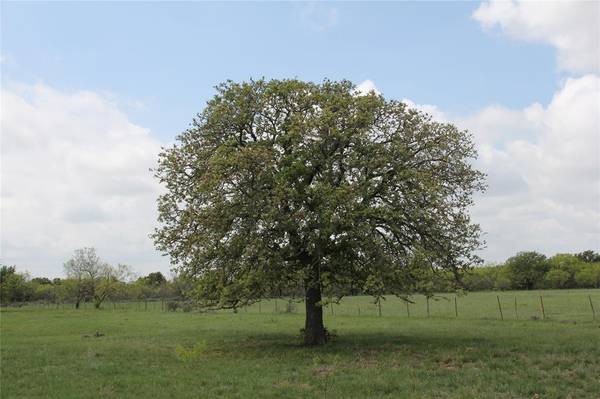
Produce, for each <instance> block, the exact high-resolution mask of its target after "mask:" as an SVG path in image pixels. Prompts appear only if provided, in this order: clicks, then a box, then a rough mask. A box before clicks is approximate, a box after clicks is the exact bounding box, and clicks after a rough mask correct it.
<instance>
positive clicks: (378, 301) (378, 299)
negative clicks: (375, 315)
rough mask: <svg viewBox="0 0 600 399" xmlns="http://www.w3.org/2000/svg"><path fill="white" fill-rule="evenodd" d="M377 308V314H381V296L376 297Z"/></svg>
mask: <svg viewBox="0 0 600 399" xmlns="http://www.w3.org/2000/svg"><path fill="white" fill-rule="evenodd" d="M377 309H378V310H379V316H381V298H377Z"/></svg>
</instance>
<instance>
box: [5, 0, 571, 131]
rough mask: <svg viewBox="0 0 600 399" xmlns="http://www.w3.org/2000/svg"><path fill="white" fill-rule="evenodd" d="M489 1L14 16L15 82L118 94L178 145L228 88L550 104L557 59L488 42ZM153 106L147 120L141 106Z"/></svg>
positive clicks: (138, 6)
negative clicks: (294, 83) (227, 83)
mask: <svg viewBox="0 0 600 399" xmlns="http://www.w3.org/2000/svg"><path fill="white" fill-rule="evenodd" d="M477 7H478V3H475V2H462V3H460V2H442V3H436V2H420V3H409V2H399V3H326V4H324V3H308V4H305V3H178V4H173V3H127V4H114V3H59V4H56V3H26V4H23V3H3V11H4V12H3V17H2V25H3V27H2V32H3V41H2V52H3V55H4V56H8V57H10V59H12V60H14V63H11V64H8V65H5V66H4V68H3V73H2V78H3V80H4V81H5V82H6V81H7V80H8V81H11V80H18V81H21V82H28V83H37V82H45V83H48V84H52V85H53V86H55V87H57V88H60V89H63V90H80V89H85V90H94V91H100V92H110V93H114V94H115V95H116V96H117V98H118V99H119V100H120V101H121V102H122V103H123V105H124V106H125V107H129V108H130V109H129V110H128V112H129V114H130V115H131V118H132V120H133V121H135V122H136V123H139V124H141V125H143V126H147V127H149V128H151V129H152V131H153V132H154V133H155V134H157V135H160V137H161V138H164V139H166V140H168V139H170V138H172V137H173V135H174V134H176V133H178V132H180V131H181V130H183V129H184V128H185V127H186V126H187V123H188V122H189V121H190V120H191V118H192V116H193V115H194V114H195V113H196V112H198V111H199V110H200V109H201V108H202V107H203V104H204V103H205V101H206V100H207V99H208V98H209V97H210V96H211V95H212V93H213V90H212V87H213V86H215V85H216V84H217V83H219V82H222V81H224V80H226V79H233V80H245V79H248V78H250V77H254V78H257V77H262V76H265V77H267V78H285V77H297V78H300V79H305V80H313V81H321V80H322V79H324V78H330V79H350V80H352V81H354V82H356V83H359V82H361V81H364V80H366V79H370V80H372V81H374V82H376V83H377V86H378V87H379V88H380V89H381V90H382V91H383V93H384V94H385V95H386V96H389V97H392V98H410V99H412V100H413V101H415V102H416V103H426V104H431V103H435V104H436V105H438V106H439V107H441V108H443V109H444V110H446V111H447V112H450V113H452V114H465V113H468V112H470V111H472V110H473V109H478V108H482V107H484V106H486V105H490V104H503V105H505V106H508V107H524V106H526V105H528V104H530V103H531V102H533V101H541V102H543V103H546V102H548V101H549V100H550V98H551V96H552V94H553V92H554V90H555V89H556V86H557V83H556V82H557V80H558V79H557V76H558V75H559V71H558V69H557V67H556V65H555V63H554V57H555V54H554V50H553V49H552V48H551V47H550V46H548V45H538V44H532V43H524V42H519V41H511V40H506V39H505V38H503V37H501V36H500V35H497V34H491V35H490V34H483V33H482V30H481V27H480V26H479V24H478V23H477V22H476V21H474V19H473V18H472V17H471V15H472V13H473V11H474V10H475V9H476V8H477ZM135 104H137V105H138V106H139V105H143V107H141V109H139V108H140V107H135V106H132V105H135Z"/></svg>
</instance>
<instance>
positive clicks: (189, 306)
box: [181, 302, 194, 313]
mask: <svg viewBox="0 0 600 399" xmlns="http://www.w3.org/2000/svg"><path fill="white" fill-rule="evenodd" d="M181 310H183V311H184V312H186V313H189V312H191V311H192V310H194V305H193V304H192V303H190V302H185V303H184V304H183V305H182V306H181Z"/></svg>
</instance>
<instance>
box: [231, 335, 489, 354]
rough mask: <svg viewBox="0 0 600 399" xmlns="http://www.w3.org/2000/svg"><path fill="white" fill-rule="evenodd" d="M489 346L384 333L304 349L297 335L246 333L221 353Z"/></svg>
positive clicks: (451, 338)
mask: <svg viewBox="0 0 600 399" xmlns="http://www.w3.org/2000/svg"><path fill="white" fill-rule="evenodd" d="M490 346H492V343H491V342H490V341H489V340H487V339H484V338H480V337H463V336H452V335H448V336H438V335H436V336H432V335H418V336H417V335H409V334H402V333H399V334H394V335H392V334H385V333H376V332H374V333H345V334H343V335H339V336H334V337H333V338H332V339H331V340H330V341H329V342H328V343H327V344H325V345H321V346H305V345H303V343H302V338H301V336H300V334H298V335H297V336H294V335H291V334H285V333H281V334H276V333H260V334H249V335H248V336H247V337H239V339H238V340H235V341H231V340H229V341H227V345H226V346H225V347H224V348H223V349H222V351H224V352H230V353H233V352H236V353H238V354H240V353H243V352H246V353H247V354H251V353H257V354H259V353H264V354H265V355H266V354H269V355H272V354H273V353H280V354H285V353H289V354H292V353H309V354H324V355H335V354H343V355H349V354H352V353H356V354H360V353H367V352H368V353H369V354H371V355H374V356H377V355H379V354H380V355H385V354H389V353H391V352H408V353H423V352H445V351H458V352H462V351H466V350H473V349H474V348H475V349H476V348H488V347H490Z"/></svg>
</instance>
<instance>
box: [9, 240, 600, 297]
mask: <svg viewBox="0 0 600 399" xmlns="http://www.w3.org/2000/svg"><path fill="white" fill-rule="evenodd" d="M65 274H66V276H67V277H66V278H55V279H52V280H50V279H49V278H46V277H35V278H31V277H30V276H29V274H28V273H24V272H17V270H16V268H15V266H7V265H2V266H0V303H2V304H3V305H6V304H10V303H19V302H35V301H38V302H46V303H69V304H72V305H73V306H74V307H75V308H78V307H79V306H80V304H81V303H82V302H88V303H93V304H94V306H95V307H96V308H100V307H101V306H102V304H103V303H105V302H106V301H140V300H156V299H161V298H163V299H164V298H184V297H186V296H187V293H189V291H190V290H191V289H193V287H192V285H191V283H190V282H189V281H187V280H185V279H184V278H180V277H174V278H173V279H171V280H168V279H166V278H165V276H164V275H163V274H162V273H161V272H153V273H150V274H148V275H146V276H143V277H138V278H133V273H132V272H131V268H129V267H128V266H126V265H117V266H112V265H109V264H107V263H104V262H102V261H101V260H100V258H99V257H98V256H97V255H96V251H95V250H94V249H93V248H82V249H78V250H76V251H75V254H74V256H73V258H71V259H70V260H68V261H67V262H66V263H65ZM421 281H424V282H423V283H421V285H420V287H419V292H421V293H423V294H426V295H429V294H432V293H434V292H448V291H454V290H456V289H458V288H462V289H465V290H468V291H489V290H531V289H561V288H600V254H598V253H596V252H594V251H591V250H588V251H584V252H581V253H578V254H556V255H554V256H552V257H546V256H545V255H543V254H540V253H537V252H533V251H531V252H519V253H518V254H516V255H515V256H513V257H511V258H509V259H508V260H507V261H506V262H505V263H504V264H500V265H489V266H484V267H474V268H472V269H471V270H469V271H468V272H466V273H465V274H464V275H463V276H462V284H461V285H457V284H456V280H455V279H454V278H452V276H450V275H449V274H448V273H447V272H436V271H432V272H431V273H430V275H429V276H428V278H426V279H421ZM364 293H365V292H363V290H362V288H361V287H350V286H349V287H347V289H344V290H341V291H339V292H338V291H336V292H327V293H326V295H325V296H327V297H341V296H344V295H357V294H364ZM267 296H270V297H280V296H293V297H301V296H302V287H298V288H297V289H296V290H293V289H292V290H286V291H285V292H283V291H277V290H275V291H273V292H269V293H267Z"/></svg>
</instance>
